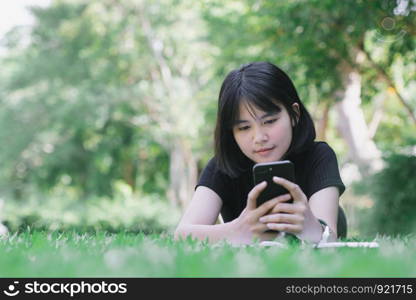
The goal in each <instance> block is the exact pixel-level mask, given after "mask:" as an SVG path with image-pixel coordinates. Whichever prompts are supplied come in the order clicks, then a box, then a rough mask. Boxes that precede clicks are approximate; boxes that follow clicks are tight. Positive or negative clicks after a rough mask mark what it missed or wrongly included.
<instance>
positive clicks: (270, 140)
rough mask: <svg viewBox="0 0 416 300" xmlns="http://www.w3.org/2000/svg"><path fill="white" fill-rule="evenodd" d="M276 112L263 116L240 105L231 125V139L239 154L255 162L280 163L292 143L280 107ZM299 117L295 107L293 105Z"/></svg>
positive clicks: (289, 126) (286, 116)
mask: <svg viewBox="0 0 416 300" xmlns="http://www.w3.org/2000/svg"><path fill="white" fill-rule="evenodd" d="M278 107H279V108H280V110H279V111H276V112H272V113H267V112H265V111H262V110H259V109H257V108H256V107H250V108H249V107H248V106H247V104H246V103H244V102H242V103H241V104H240V107H239V117H238V119H237V121H236V123H235V125H234V126H233V135H234V138H235V140H236V142H237V144H238V146H239V147H240V149H241V151H242V152H243V153H244V154H245V155H246V156H247V157H248V158H249V159H251V160H252V161H254V162H255V163H260V162H271V161H278V160H281V159H282V158H283V156H284V154H285V153H286V152H287V151H288V149H289V146H290V143H291V141H292V126H293V125H294V124H292V123H293V122H292V120H291V119H290V116H289V113H288V111H287V110H286V108H285V107H284V105H283V104H280V103H278ZM293 109H294V110H295V112H296V113H297V114H298V116H299V105H298V104H297V103H294V104H293Z"/></svg>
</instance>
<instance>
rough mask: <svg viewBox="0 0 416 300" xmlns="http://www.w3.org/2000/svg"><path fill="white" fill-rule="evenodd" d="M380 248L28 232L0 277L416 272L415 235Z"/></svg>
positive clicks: (16, 242)
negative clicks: (211, 242) (278, 245)
mask: <svg viewBox="0 0 416 300" xmlns="http://www.w3.org/2000/svg"><path fill="white" fill-rule="evenodd" d="M377 241H378V242H379V244H380V248H378V249H371V248H338V249H335V248H332V249H313V248H312V247H310V246H299V245H289V247H288V248H287V249H282V248H276V247H260V246H258V245H254V246H248V247H233V246H230V245H228V244H217V245H209V244H207V243H204V242H198V241H195V240H190V239H188V240H185V241H174V240H173V239H172V237H171V236H169V235H144V234H131V233H118V234H109V233H104V232H102V233H96V234H80V233H77V232H65V233H58V232H49V233H48V232H40V231H34V232H30V231H26V232H22V233H20V234H17V233H16V234H13V235H11V236H9V237H7V238H2V239H1V240H0V277H415V276H416V260H415V256H414V253H415V250H416V242H415V239H414V236H407V237H402V238H396V239H392V238H388V237H380V238H378V239H377Z"/></svg>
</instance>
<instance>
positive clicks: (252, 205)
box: [247, 181, 267, 210]
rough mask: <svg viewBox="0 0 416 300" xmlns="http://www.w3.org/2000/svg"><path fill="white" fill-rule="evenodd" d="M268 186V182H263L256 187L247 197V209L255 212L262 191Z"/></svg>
mask: <svg viewBox="0 0 416 300" xmlns="http://www.w3.org/2000/svg"><path fill="white" fill-rule="evenodd" d="M266 186H267V182H266V181H263V182H261V183H259V184H258V185H256V186H255V187H254V188H253V189H252V190H251V191H250V193H248V196H247V209H248V210H253V209H256V206H257V197H258V196H259V195H260V193H261V191H262V190H264V189H265V188H266Z"/></svg>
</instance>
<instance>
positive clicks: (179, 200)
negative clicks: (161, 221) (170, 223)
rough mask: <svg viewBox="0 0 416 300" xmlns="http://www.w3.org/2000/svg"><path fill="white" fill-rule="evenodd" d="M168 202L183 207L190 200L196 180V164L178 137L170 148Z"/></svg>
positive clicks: (186, 146)
mask: <svg viewBox="0 0 416 300" xmlns="http://www.w3.org/2000/svg"><path fill="white" fill-rule="evenodd" d="M169 173H170V185H169V189H168V193H167V194H168V198H169V200H170V202H171V203H172V204H173V205H175V206H179V207H180V208H182V209H184V208H185V207H186V205H187V203H188V202H189V201H190V200H191V198H192V195H193V192H194V188H195V185H196V182H197V176H198V175H197V164H196V161H195V158H194V157H193V155H192V151H191V149H190V147H189V145H188V144H187V143H186V142H185V141H183V140H180V139H177V140H174V141H173V143H172V147H171V148H170V168H169Z"/></svg>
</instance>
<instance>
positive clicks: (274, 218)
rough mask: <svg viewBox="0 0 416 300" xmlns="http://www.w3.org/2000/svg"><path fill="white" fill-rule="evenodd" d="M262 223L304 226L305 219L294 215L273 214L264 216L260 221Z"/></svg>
mask: <svg viewBox="0 0 416 300" xmlns="http://www.w3.org/2000/svg"><path fill="white" fill-rule="evenodd" d="M259 221H260V222H262V223H265V224H267V223H287V224H303V221H304V218H303V217H302V216H300V215H294V214H271V215H266V216H263V217H261V218H260V219H259Z"/></svg>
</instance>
